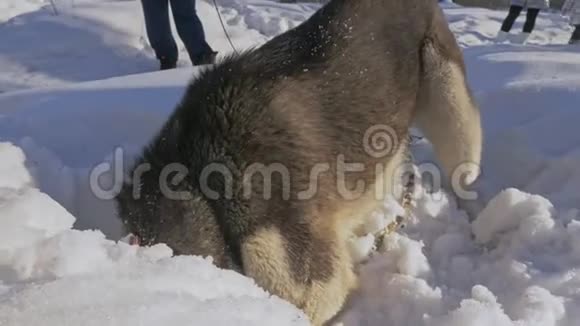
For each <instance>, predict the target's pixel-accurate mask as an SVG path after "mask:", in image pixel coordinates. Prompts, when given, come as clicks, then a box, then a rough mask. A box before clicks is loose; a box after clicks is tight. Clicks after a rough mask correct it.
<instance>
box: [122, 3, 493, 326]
mask: <svg viewBox="0 0 580 326" xmlns="http://www.w3.org/2000/svg"><path fill="white" fill-rule="evenodd" d="M412 124H416V125H417V126H418V127H419V128H420V129H421V130H422V132H423V133H424V134H425V136H426V137H427V138H428V139H429V140H430V141H431V142H432V143H433V145H434V149H435V154H436V156H437V158H438V160H439V162H440V163H441V165H442V167H443V169H444V172H445V175H447V176H451V175H453V174H454V171H455V170H456V168H458V167H459V166H461V165H462V164H464V163H473V164H475V165H477V164H478V163H479V161H480V155H481V154H480V152H481V147H482V135H481V129H480V117H479V110H478V108H477V106H476V104H475V103H474V100H473V98H472V95H471V91H470V89H469V86H468V85H467V83H466V72H465V66H464V62H463V57H462V53H461V50H460V48H459V47H458V45H457V43H456V40H455V38H454V35H453V34H452V33H451V32H450V30H449V28H448V25H447V22H446V20H445V18H444V16H443V13H442V11H441V9H440V8H439V6H438V4H437V2H436V1H432V0H405V1H402V0H401V1H398V0H331V1H330V2H329V3H327V4H326V5H325V6H324V7H322V8H321V9H320V10H318V11H317V12H316V13H315V14H314V15H313V16H311V17H310V18H309V19H308V20H306V21H305V22H304V23H303V24H301V25H299V26H297V27H296V28H294V29H291V30H289V31H287V32H285V33H283V34H281V35H279V36H277V37H275V38H273V39H271V40H270V41H269V42H267V43H265V44H264V45H262V46H261V47H259V48H257V49H252V50H249V51H247V52H244V53H242V54H240V55H236V56H232V57H228V58H226V59H224V60H222V62H220V63H219V64H217V65H215V66H213V67H211V68H210V67H206V69H204V70H203V71H202V72H201V73H200V74H199V75H198V76H197V77H196V78H194V80H192V82H191V83H190V85H189V86H188V88H187V90H186V93H185V95H184V97H183V99H182V101H181V102H180V104H179V105H178V107H177V108H176V110H175V112H174V113H173V114H172V116H171V117H170V118H169V119H168V121H167V122H166V123H165V125H164V126H163V127H162V129H161V130H160V131H159V133H158V134H157V135H156V136H155V138H154V139H153V140H152V142H151V143H150V145H149V146H148V147H147V148H146V149H145V150H144V152H143V154H142V155H141V156H140V157H139V158H138V160H137V162H136V164H135V167H134V170H133V172H132V174H131V177H132V180H133V181H132V182H126V183H125V184H124V187H123V190H122V191H121V193H120V194H119V196H118V197H117V200H118V210H119V215H120V218H121V219H122V221H123V222H124V225H125V227H126V231H127V232H128V233H133V234H135V235H136V236H137V238H138V239H139V240H140V243H141V244H142V245H151V244H153V243H158V242H162V243H166V244H167V245H169V246H170V247H171V248H172V249H173V250H174V252H175V253H176V254H188V255H201V256H212V257H213V259H214V263H215V264H216V266H218V267H221V268H228V269H233V270H237V271H239V272H240V273H243V274H244V275H247V276H249V277H251V278H253V279H254V280H255V281H256V283H257V284H258V285H260V286H261V287H263V288H264V289H266V290H268V291H269V292H270V293H272V294H275V295H277V296H279V297H281V298H284V299H286V300H287V301H289V302H291V303H293V304H294V305H296V306H297V307H299V308H300V309H302V310H303V311H304V312H305V313H306V315H307V316H308V317H309V319H310V320H311V322H312V324H313V325H323V324H324V323H325V322H327V321H329V320H330V319H331V318H332V317H333V316H335V315H336V314H337V313H338V312H339V311H340V310H341V309H342V307H343V304H344V303H345V301H346V299H347V297H348V296H349V293H351V292H352V290H353V289H355V288H356V287H357V279H356V276H355V272H354V270H353V263H352V260H351V257H349V254H348V248H347V239H348V237H349V236H350V234H351V232H352V230H353V228H355V227H357V223H360V222H362V220H363V218H364V217H365V216H366V215H367V214H369V213H370V212H372V211H373V210H375V209H376V208H377V207H379V205H380V204H381V203H382V202H383V199H384V196H377V195H376V193H377V191H376V188H377V187H375V186H376V185H379V184H381V183H382V184H385V185H386V186H385V189H387V191H385V195H386V194H388V191H390V190H392V189H391V188H392V187H390V186H389V185H390V184H392V183H393V178H394V175H395V171H396V170H397V167H398V166H399V165H400V164H401V162H402V159H403V157H404V152H405V150H406V147H407V143H406V141H405V140H406V139H407V137H408V132H409V128H410V127H411V125H412ZM376 126H388V130H389V134H388V135H389V136H388V137H389V139H388V140H386V141H387V142H389V141H390V143H389V144H387V147H390V148H389V150H388V151H387V152H386V153H379V155H377V153H376V152H373V151H369V150H368V148H367V147H368V146H366V145H365V144H364V141H363V140H364V139H365V138H369V137H367V135H368V134H369V130H371V131H372V130H375V129H376V128H375V127H376ZM373 128H375V129H373ZM379 129H380V128H379ZM370 138H371V139H372V140H374V141H371V143H375V145H376V144H377V143H380V141H377V139H374V138H373V137H370ZM383 140H385V139H383ZM348 163H357V164H359V165H360V164H362V166H364V168H363V169H361V168H357V169H356V171H354V172H352V171H351V172H349V173H345V172H344V171H343V167H344V165H346V164H348ZM176 164H177V165H176ZM143 166H146V168H143ZM176 166H179V167H180V168H179V169H173V168H175V167H176ZM377 166H379V167H381V168H380V169H377V168H376V167H377ZM168 167H170V168H169V169H168ZM321 167H323V168H321ZM168 171H169V172H168ZM171 171H173V172H171ZM176 171H177V173H175V172H176ZM470 173H471V177H470V178H466V180H467V181H468V182H471V181H473V180H474V179H475V178H476V177H477V173H478V171H476V170H473V171H470ZM163 180H169V181H168V182H166V185H165V186H164V183H163ZM353 189H355V190H357V191H358V192H357V195H354V196H351V195H352V193H353V192H355V190H353ZM345 192H348V193H349V194H351V195H349V196H345Z"/></svg>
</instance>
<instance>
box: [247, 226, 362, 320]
mask: <svg viewBox="0 0 580 326" xmlns="http://www.w3.org/2000/svg"><path fill="white" fill-rule="evenodd" d="M325 237H327V236H325ZM330 240H331V242H332V243H333V245H331V246H324V248H320V247H316V246H312V247H310V248H311V250H310V251H307V252H305V253H303V255H296V253H294V254H292V253H290V251H289V244H288V242H287V240H286V238H285V237H284V236H282V234H281V232H280V230H278V229H277V228H275V227H271V228H264V229H261V230H259V231H257V232H256V233H255V234H254V235H252V236H250V237H249V238H248V239H247V240H246V241H244V244H243V245H242V260H243V265H244V273H245V274H246V275H247V276H249V277H251V278H253V279H254V280H255V282H256V283H257V284H258V285H259V286H261V287H262V288H264V289H265V290H267V291H269V292H270V293H271V294H274V295H277V296H279V297H281V298H282V299H285V300H287V301H289V302H291V303H292V304H294V305H295V306H297V307H298V308H300V309H302V310H303V311H304V313H305V314H306V315H307V316H308V317H309V319H310V321H311V323H312V325H314V326H322V325H324V324H325V323H326V322H327V321H328V320H330V319H331V318H332V317H334V316H335V315H336V314H337V313H338V312H339V311H340V310H341V308H342V307H343V305H344V303H345V301H346V300H347V297H348V295H349V293H350V292H351V290H352V289H354V288H355V285H356V277H355V274H354V272H353V269H352V264H351V263H350V257H349V255H348V251H347V248H346V243H345V242H344V241H334V239H330ZM311 244H315V243H314V242H312V243H311ZM313 252H316V254H312V253H313ZM315 255H325V257H326V258H323V259H317V257H315ZM297 266H301V268H302V270H301V271H297Z"/></svg>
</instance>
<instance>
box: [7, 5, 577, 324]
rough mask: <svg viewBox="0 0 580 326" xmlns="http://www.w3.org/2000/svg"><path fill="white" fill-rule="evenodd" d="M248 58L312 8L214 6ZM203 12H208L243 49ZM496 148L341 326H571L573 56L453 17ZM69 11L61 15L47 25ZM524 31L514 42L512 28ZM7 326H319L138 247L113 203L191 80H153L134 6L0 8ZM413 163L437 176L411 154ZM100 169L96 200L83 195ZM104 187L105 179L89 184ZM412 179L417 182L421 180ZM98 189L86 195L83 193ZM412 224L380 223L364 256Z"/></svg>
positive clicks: (469, 14)
mask: <svg viewBox="0 0 580 326" xmlns="http://www.w3.org/2000/svg"><path fill="white" fill-rule="evenodd" d="M217 2H218V4H219V8H218V9H219V11H220V12H221V14H222V16H223V18H224V23H225V27H226V30H227V32H228V34H229V36H230V37H231V39H232V42H233V43H234V46H235V47H236V48H237V49H238V50H241V49H244V48H248V47H252V46H257V45H260V44H262V43H263V42H265V41H267V40H268V39H270V38H271V37H273V36H275V35H278V34H279V33H282V32H284V31H285V30H287V29H289V28H292V27H293V26H296V25H298V24H299V23H300V22H302V21H304V20H305V19H307V18H308V17H309V16H310V15H311V14H312V13H313V12H314V10H316V9H317V8H318V6H319V5H317V4H313V3H303V4H281V3H277V2H273V1H270V0H247V1H242V0H218V1H217ZM212 4H213V2H212V1H198V2H197V10H198V12H199V15H200V17H201V19H202V21H203V23H204V27H205V29H206V32H207V35H208V40H209V42H210V44H212V46H214V47H215V48H216V49H217V50H219V51H220V56H222V55H225V54H227V53H229V52H231V51H232V49H231V47H230V44H229V42H228V40H227V38H226V37H225V35H224V32H223V30H222V26H221V24H220V22H219V18H218V16H217V14H216V9H215V8H214V7H212ZM444 8H445V9H444V10H445V13H446V15H447V18H448V20H449V22H450V26H451V28H452V30H453V32H454V33H455V35H456V37H457V40H458V42H459V44H460V45H461V46H462V48H463V50H464V55H465V59H466V63H467V70H468V78H469V82H470V85H471V88H472V90H473V93H474V94H475V96H476V98H477V101H478V103H479V104H480V106H481V110H482V117H483V127H484V133H485V147H484V159H483V164H482V171H483V174H482V179H481V180H480V181H479V183H478V185H477V189H476V190H477V192H478V195H479V197H478V199H477V200H476V201H474V202H471V203H469V206H466V208H467V211H464V210H461V209H458V206H457V204H456V201H455V199H454V197H453V196H450V195H449V194H447V193H445V192H443V193H438V194H434V195H432V194H426V193H427V190H426V188H424V187H422V186H421V185H422V183H419V186H418V189H417V193H416V194H417V203H416V208H415V210H414V211H413V216H412V218H411V219H410V221H408V223H407V225H406V228H405V229H403V230H401V231H400V232H398V233H396V234H393V235H391V236H389V237H388V238H387V239H386V241H385V243H384V246H383V248H380V249H381V250H380V252H379V253H378V254H375V255H373V256H372V257H370V258H367V257H365V256H364V255H362V256H359V257H358V258H360V259H361V260H362V261H363V263H362V265H361V267H360V275H361V280H362V285H361V289H360V290H359V291H358V292H357V293H356V294H355V296H354V297H353V299H352V301H351V302H349V304H348V306H347V307H346V308H345V311H343V313H342V314H341V315H340V318H339V319H340V321H342V322H343V323H344V325H345V326H347V325H371V326H374V325H381V326H385V325H387V326H405V325H408V326H420V325H424V326H487V325H494V326H504V325H505V326H536V325H537V326H551V325H554V326H572V325H577V323H578V322H577V321H578V320H580V274H579V268H580V133H578V129H577V124H578V121H580V105H579V103H580V48H579V47H574V46H568V45H566V44H565V43H566V41H567V39H568V37H569V35H570V32H571V28H570V26H568V24H567V21H566V19H565V18H562V17H560V16H559V15H558V14H557V13H553V12H543V13H541V14H540V17H539V20H538V24H537V29H536V31H535V32H534V34H533V35H532V37H531V38H530V43H529V44H528V45H524V46H517V45H510V44H496V43H495V42H494V40H493V38H494V36H495V34H496V33H497V30H498V29H499V26H500V24H501V21H502V19H503V18H504V15H505V12H504V11H491V10H487V9H477V8H463V7H459V6H456V5H453V4H445V5H444ZM55 12H56V13H58V14H55ZM521 25H522V22H521V19H520V20H519V21H518V22H517V23H516V25H515V26H514V30H519V29H521ZM0 40H2V41H1V42H0V93H2V94H1V95H0V325H1V326H21V325H48V326H57V325H58V326H60V325H159V324H161V323H167V324H171V325H173V324H176V325H308V322H307V320H306V318H305V316H304V314H303V313H302V312H301V311H299V310H298V309H297V308H295V307H293V306H292V305H290V304H289V303H287V302H285V301H283V300H281V299H279V298H276V297H274V296H271V295H269V294H268V293H267V292H266V291H264V290H263V289H261V288H259V287H258V286H257V285H255V283H254V282H253V280H251V279H249V278H246V277H244V276H242V275H239V274H237V273H235V272H233V271H227V270H220V269H217V268H215V267H214V266H213V265H212V264H211V259H210V258H207V257H191V256H180V257H172V252H171V250H170V249H169V248H168V247H167V246H165V245H163V244H159V245H156V246H154V247H150V248H137V247H135V246H130V245H128V244H126V243H125V242H123V241H120V240H121V239H122V237H123V236H124V234H123V233H122V231H121V229H120V223H119V221H118V220H117V218H116V211H115V208H114V205H113V202H112V201H111V200H110V198H109V197H108V195H109V194H110V193H109V192H108V191H107V190H114V181H115V180H116V178H117V177H118V175H116V173H117V170H116V167H117V166H119V167H120V168H121V170H122V169H124V168H126V167H128V166H129V164H130V162H131V159H132V158H133V157H134V155H135V154H137V153H138V152H139V150H140V148H141V147H142V146H143V145H145V144H146V143H147V142H148V140H149V139H150V137H151V136H152V135H153V134H154V133H155V131H156V130H157V129H158V128H159V127H160V126H161V124H162V123H163V122H164V119H165V118H166V117H167V116H168V114H170V113H171V111H172V110H173V108H174V106H175V104H176V103H177V102H178V101H179V100H180V98H181V96H182V94H183V91H184V87H185V85H186V83H187V82H188V81H189V80H190V79H191V78H192V76H193V75H195V74H196V73H198V70H196V69H193V68H190V67H188V66H189V61H188V58H187V54H186V52H185V50H184V49H183V45H182V44H181V41H180V40H179V38H178V37H176V40H177V41H178V43H179V45H180V60H181V61H180V69H176V70H174V71H165V72H156V71H155V70H156V69H157V62H156V60H155V58H154V55H153V54H152V52H151V49H150V47H149V45H148V44H147V40H146V37H145V35H144V26H143V21H142V13H141V8H140V4H139V1H131V0H127V1H105V0H75V1H72V0H68V1H65V0H60V1H56V2H55V6H52V5H50V2H49V1H42V0H0ZM414 152H415V157H416V159H417V162H416V164H417V165H420V164H422V163H423V162H426V161H429V160H431V159H432V154H431V151H430V146H429V144H428V143H427V142H420V143H418V144H417V145H416V146H415V147H414ZM95 171H101V172H103V173H101V174H100V175H99V178H98V181H99V182H100V185H101V186H100V187H99V189H95V187H94V184H93V183H91V180H93V179H91V177H92V176H93V177H94V175H95V174H94V172H95ZM93 181H94V180H93ZM420 181H421V180H420ZM91 185H93V186H91ZM400 210H401V208H400V207H399V206H398V205H397V204H396V203H395V202H392V201H388V202H386V203H385V210H384V212H382V213H380V214H378V213H377V214H374V215H372V216H369V221H368V223H366V229H365V230H364V231H365V232H363V234H361V238H360V239H357V240H355V241H354V242H353V244H352V245H353V246H352V248H353V253H358V254H361V253H363V254H364V253H365V252H366V251H368V249H369V247H370V244H372V242H373V237H372V234H370V233H372V231H374V230H375V229H376V228H378V227H380V226H382V225H384V224H385V223H386V222H388V221H389V220H390V219H392V218H393V216H394V215H395V214H397V213H399V212H400Z"/></svg>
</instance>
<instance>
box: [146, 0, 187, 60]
mask: <svg viewBox="0 0 580 326" xmlns="http://www.w3.org/2000/svg"><path fill="white" fill-rule="evenodd" d="M141 4H142V5H143V13H144V16H145V28H146V30H147V37H148V38H149V43H151V47H152V48H153V50H154V51H155V55H156V56H157V59H159V61H160V62H161V69H168V68H174V67H175V64H176V63H177V58H178V53H177V45H176V44H175V40H174V39H173V36H172V35H171V25H170V22H169V5H168V0H141Z"/></svg>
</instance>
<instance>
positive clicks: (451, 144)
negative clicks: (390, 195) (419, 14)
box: [415, 9, 482, 185]
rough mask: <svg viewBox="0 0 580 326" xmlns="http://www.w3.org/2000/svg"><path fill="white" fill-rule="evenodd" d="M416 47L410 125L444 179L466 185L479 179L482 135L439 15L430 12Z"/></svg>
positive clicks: (460, 64)
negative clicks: (417, 71) (417, 77)
mask: <svg viewBox="0 0 580 326" xmlns="http://www.w3.org/2000/svg"><path fill="white" fill-rule="evenodd" d="M432 18H433V19H432V22H431V26H430V27H431V28H429V29H428V31H427V32H426V35H425V39H424V42H423V46H422V49H421V60H422V67H421V68H422V69H421V87H420V93H419V106H418V108H417V112H416V116H415V122H416V124H417V126H418V127H419V128H420V129H421V131H422V132H423V133H424V134H425V136H426V137H427V138H428V139H429V140H430V141H431V143H432V144H433V147H434V151H435V155H436V157H437V159H438V161H439V162H440V163H441V165H442V168H443V170H444V172H445V174H447V177H448V178H451V179H455V180H457V179H456V178H458V177H459V178H460V179H461V180H462V182H463V183H466V184H467V185H469V184H471V183H473V182H474V181H475V180H476V179H477V177H478V176H479V173H480V170H479V166H480V160H481V151H482V131H481V121H480V114H479V108H478V107H477V104H476V103H475V101H474V99H473V96H472V94H471V90H470V89H469V86H468V83H467V80H466V78H467V77H466V72H465V65H464V62H463V55H462V53H461V49H460V48H459V46H458V44H457V42H456V40H455V37H454V35H453V34H452V32H451V31H450V30H449V26H448V24H447V21H446V20H445V17H444V16H443V13H442V11H441V10H440V9H437V10H435V11H434V13H433V17H432Z"/></svg>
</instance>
